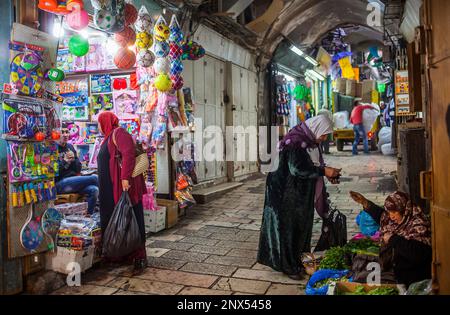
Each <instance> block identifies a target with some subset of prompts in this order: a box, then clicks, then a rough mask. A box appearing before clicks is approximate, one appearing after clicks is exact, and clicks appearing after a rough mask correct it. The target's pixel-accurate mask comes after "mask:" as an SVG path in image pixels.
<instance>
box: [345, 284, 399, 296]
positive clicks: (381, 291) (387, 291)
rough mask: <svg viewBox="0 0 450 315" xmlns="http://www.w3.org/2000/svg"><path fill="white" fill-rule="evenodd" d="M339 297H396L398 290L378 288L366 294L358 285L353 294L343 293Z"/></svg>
mask: <svg viewBox="0 0 450 315" xmlns="http://www.w3.org/2000/svg"><path fill="white" fill-rule="evenodd" d="M340 295H398V290H397V289H396V288H386V287H384V288H383V287H380V288H376V289H373V290H370V291H369V292H366V291H365V290H364V287H363V286H362V285H359V286H357V287H356V289H355V291H354V292H343V293H340Z"/></svg>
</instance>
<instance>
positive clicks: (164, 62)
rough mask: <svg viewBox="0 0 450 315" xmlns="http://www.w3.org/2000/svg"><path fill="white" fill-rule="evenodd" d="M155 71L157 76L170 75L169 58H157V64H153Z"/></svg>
mask: <svg viewBox="0 0 450 315" xmlns="http://www.w3.org/2000/svg"><path fill="white" fill-rule="evenodd" d="M153 69H154V70H155V72H156V73H157V74H161V73H163V74H164V73H169V71H170V62H169V60H168V59H167V58H157V59H156V60H155V63H154V64H153Z"/></svg>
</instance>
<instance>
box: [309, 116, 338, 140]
mask: <svg viewBox="0 0 450 315" xmlns="http://www.w3.org/2000/svg"><path fill="white" fill-rule="evenodd" d="M305 123H306V125H307V126H308V128H309V130H311V132H312V133H313V134H314V136H315V137H316V139H319V138H320V137H322V136H323V135H328V134H330V133H332V132H333V122H332V121H331V119H330V118H329V117H328V115H317V116H316V117H313V118H310V119H308V120H307V121H305Z"/></svg>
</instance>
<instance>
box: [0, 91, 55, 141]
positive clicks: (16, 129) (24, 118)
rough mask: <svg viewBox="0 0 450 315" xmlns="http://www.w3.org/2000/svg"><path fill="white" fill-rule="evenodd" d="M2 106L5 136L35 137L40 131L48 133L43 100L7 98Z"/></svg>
mask: <svg viewBox="0 0 450 315" xmlns="http://www.w3.org/2000/svg"><path fill="white" fill-rule="evenodd" d="M2 108H3V133H4V138H6V139H8V140H22V139H33V138H35V136H36V134H37V133H39V132H42V133H46V129H47V125H46V115H45V111H44V106H43V102H42V101H41V100H34V99H28V98H20V97H18V98H5V99H3V102H2ZM44 138H45V136H44ZM33 140H35V139H33Z"/></svg>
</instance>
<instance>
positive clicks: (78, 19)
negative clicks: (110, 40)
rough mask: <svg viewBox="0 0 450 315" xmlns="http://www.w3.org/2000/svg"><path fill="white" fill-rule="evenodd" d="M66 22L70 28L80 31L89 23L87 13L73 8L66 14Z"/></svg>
mask: <svg viewBox="0 0 450 315" xmlns="http://www.w3.org/2000/svg"><path fill="white" fill-rule="evenodd" d="M66 22H67V24H68V25H69V26H70V28H71V29H73V30H76V31H81V30H82V29H84V28H85V27H87V26H88V25H89V15H88V13H87V12H86V11H84V10H82V9H80V10H73V11H72V12H70V13H69V14H67V15H66Z"/></svg>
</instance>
